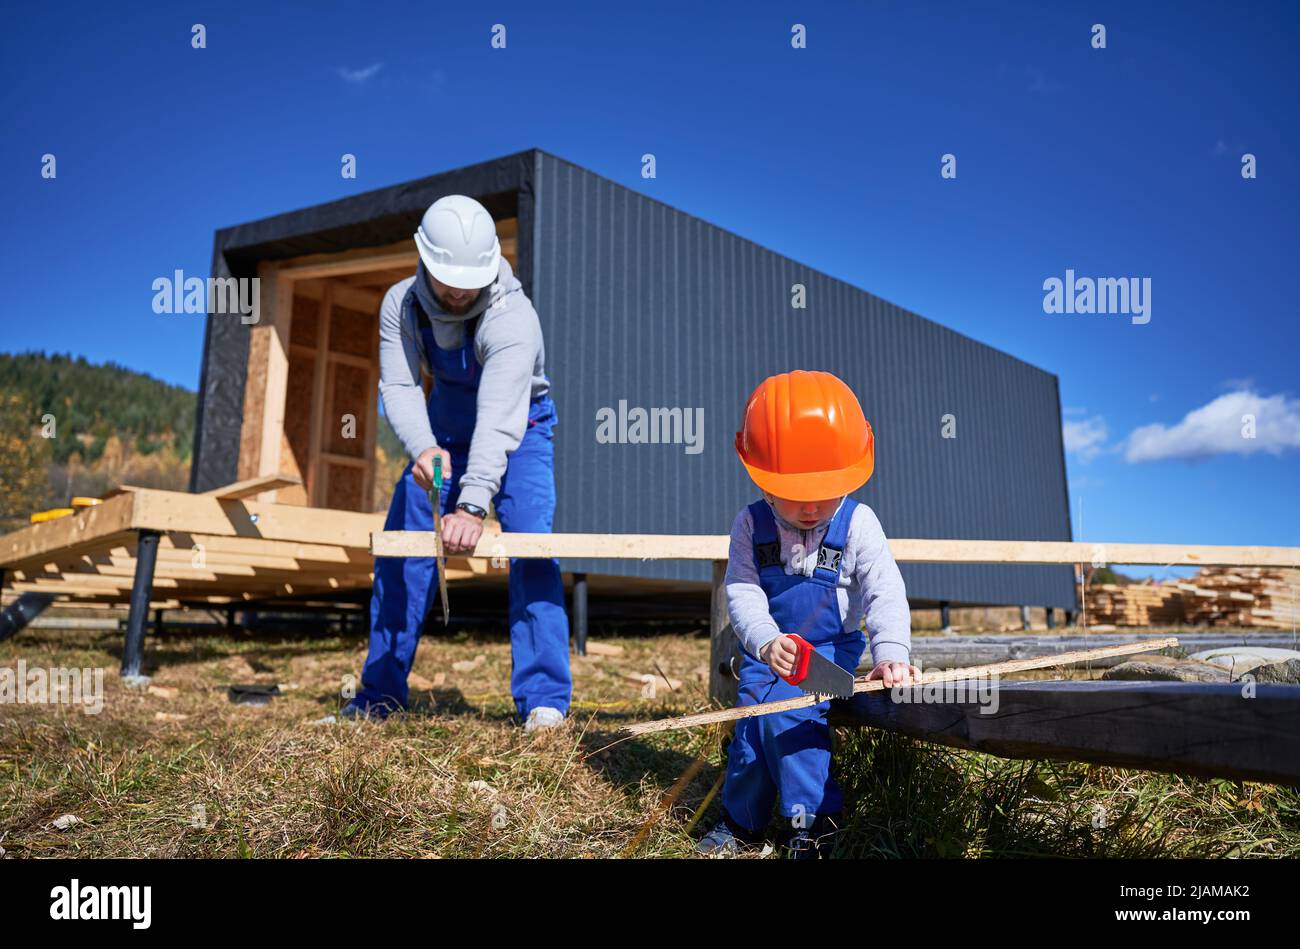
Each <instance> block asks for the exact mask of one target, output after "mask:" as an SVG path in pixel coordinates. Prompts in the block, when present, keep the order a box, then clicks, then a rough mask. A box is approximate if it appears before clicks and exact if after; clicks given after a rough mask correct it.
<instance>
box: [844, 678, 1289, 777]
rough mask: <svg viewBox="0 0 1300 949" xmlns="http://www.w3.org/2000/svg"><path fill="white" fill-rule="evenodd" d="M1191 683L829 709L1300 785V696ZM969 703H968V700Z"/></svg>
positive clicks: (1072, 755) (1010, 688)
mask: <svg viewBox="0 0 1300 949" xmlns="http://www.w3.org/2000/svg"><path fill="white" fill-rule="evenodd" d="M1254 688H1255V693H1254V696H1253V697H1251V698H1245V697H1243V695H1242V686H1241V685H1240V684H1237V683H1234V684H1224V685H1219V684H1208V683H1188V682H1003V683H1000V684H999V685H998V689H997V693H996V695H997V706H996V709H993V707H992V705H991V704H990V703H985V704H981V703H980V702H978V701H957V700H956V696H954V700H953V701H943V702H906V703H904V702H893V701H891V699H890V696H888V695H886V694H884V693H881V692H876V693H873V694H870V695H866V694H864V695H855V696H854V697H853V698H852V699H851V700H849V701H848V702H844V703H840V702H835V703H832V711H831V715H830V720H831V722H832V723H833V724H838V725H870V726H874V727H877V728H887V729H889V730H891V731H896V732H901V733H902V734H905V735H910V736H911V737H913V738H919V739H922V740H924V741H933V742H939V743H941V744H945V745H950V746H952V747H955V748H964V749H968V750H971V751H980V752H984V753H985V754H991V755H997V756H999V757H1002V758H1053V759H1062V760H1068V761H1087V762H1091V763H1094V764H1103V765H1113V766H1116V767H1125V768H1140V769H1142V770H1145V771H1162V772H1169V773H1175V774H1190V775H1198V776H1201V777H1209V778H1231V779H1234V780H1239V781H1267V782H1270V783H1273V784H1284V785H1290V786H1293V787H1294V786H1300V688H1297V687H1295V686H1286V685H1256V686H1255V687H1254ZM967 698H970V696H967Z"/></svg>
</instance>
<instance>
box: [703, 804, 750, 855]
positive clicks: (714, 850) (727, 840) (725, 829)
mask: <svg viewBox="0 0 1300 949" xmlns="http://www.w3.org/2000/svg"><path fill="white" fill-rule="evenodd" d="M756 843H758V838H757V837H756V836H755V835H754V834H751V833H749V831H747V830H745V829H744V828H743V827H741V826H740V825H739V824H737V823H736V822H735V821H733V820H732V819H731V818H730V817H728V816H727V815H726V814H723V815H722V820H720V821H718V822H717V823H716V824H714V825H713V829H712V830H711V831H709V832H708V833H707V834H705V835H704V836H703V837H701V838H700V839H699V841H698V842H697V843H696V844H695V852H696V853H698V854H701V855H702V856H705V857H734V856H735V855H736V854H738V853H739V852H740V851H741V849H742V848H744V847H751V846H753V845H754V844H756Z"/></svg>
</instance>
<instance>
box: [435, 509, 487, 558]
mask: <svg viewBox="0 0 1300 949" xmlns="http://www.w3.org/2000/svg"><path fill="white" fill-rule="evenodd" d="M482 533H483V518H481V517H475V516H474V515H473V514H470V513H469V512H468V511H453V512H452V513H450V514H448V515H447V516H446V517H444V518H443V519H442V546H443V548H444V549H445V550H447V551H448V552H449V553H453V554H463V553H469V552H471V551H472V550H473V549H474V548H475V547H477V546H478V539H479V536H480V535H481V534H482Z"/></svg>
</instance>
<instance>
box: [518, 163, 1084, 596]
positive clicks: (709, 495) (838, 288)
mask: <svg viewBox="0 0 1300 949" xmlns="http://www.w3.org/2000/svg"><path fill="white" fill-rule="evenodd" d="M533 187H534V193H535V200H536V207H537V218H536V222H535V225H536V231H535V233H534V241H535V247H534V260H535V265H534V270H533V273H532V278H533V280H532V283H533V299H534V302H535V303H536V306H537V310H538V312H539V314H540V316H541V320H542V326H543V330H544V332H545V337H546V359H547V371H548V375H549V376H550V378H551V380H552V383H553V385H554V396H555V401H556V404H557V407H558V412H559V420H560V421H559V426H558V428H557V434H556V448H557V456H556V457H557V480H558V489H559V505H558V510H557V514H556V523H555V529H556V530H557V531H579V532H602V533H603V532H612V533H631V532H637V533H670V534H671V533H686V534H698V533H705V534H713V533H724V532H727V531H728V530H730V527H731V522H732V520H733V518H734V517H735V515H736V513H737V512H738V511H739V510H740V508H741V507H742V506H744V505H745V504H747V503H748V502H749V501H751V500H753V498H754V497H756V496H757V494H756V490H755V488H754V487H753V484H752V483H751V482H750V481H749V478H748V477H747V476H746V474H745V472H744V469H743V468H742V467H741V466H740V464H739V462H738V460H737V459H736V456H735V451H734V449H733V447H732V445H733V438H734V433H735V431H736V428H737V426H738V424H739V421H740V415H741V411H742V410H743V407H744V403H745V399H746V398H747V397H748V395H749V393H750V392H751V391H752V389H753V388H754V386H755V385H756V384H757V383H758V382H759V381H761V380H762V379H763V378H765V377H766V376H768V375H771V374H772V373H776V372H782V371H785V370H789V369H823V370H827V371H830V372H833V373H835V374H836V375H838V376H840V377H841V378H843V379H844V380H845V381H847V382H848V383H849V384H850V385H851V386H852V387H853V388H854V390H855V391H856V392H857V393H858V396H859V398H860V399H861V400H862V404H863V408H864V409H865V410H866V414H867V417H868V419H870V421H871V423H872V426H873V428H874V429H875V433H876V451H877V467H876V473H875V475H874V476H873V478H872V479H871V481H870V482H869V483H868V484H867V486H866V487H865V488H864V489H863V490H862V491H861V492H859V493H858V495H857V497H858V498H859V500H862V501H864V502H866V503H867V504H870V505H871V507H872V508H873V509H874V510H875V511H876V513H877V515H878V516H879V517H880V520H881V522H882V524H884V527H885V530H886V532H887V533H888V534H889V535H890V536H893V537H966V538H988V539H999V538H1008V539H1018V540H1068V539H1069V538H1070V523H1069V509H1068V503H1067V498H1066V493H1065V487H1064V485H1065V470H1064V459H1063V454H1062V444H1061V420H1060V407H1059V399H1058V393H1057V382H1056V377H1055V376H1053V375H1051V374H1050V373H1046V372H1043V371H1042V370H1040V369H1037V368H1035V367H1033V366H1030V365H1028V364H1026V363H1024V362H1022V361H1020V360H1017V359H1015V358H1013V357H1011V356H1009V355H1007V354H1005V353H1002V352H1000V351H998V350H996V349H993V348H991V347H989V346H986V345H984V344H981V343H978V342H975V341H974V340H971V339H968V338H966V337H964V336H962V335H960V334H959V333H956V332H954V331H952V330H949V329H947V328H945V327H943V326H940V325H938V324H936V323H933V322H931V321H929V320H926V319H923V318H921V317H919V316H917V315H916V314H913V313H910V312H908V311H906V310H903V309H901V308H900V307H897V306H894V305H893V304H891V303H888V302H886V301H884V300H881V299H879V298H878V297H875V296H872V295H871V294H869V293H866V292H864V291H862V290H859V289H857V288H855V287H852V286H849V285H848V284H846V283H844V282H842V281H838V280H834V279H832V278H830V277H828V276H826V275H824V274H821V273H817V272H816V271H813V270H811V269H809V268H807V267H805V266H803V265H801V264H798V263H796V262H794V261H792V260H788V259H786V258H783V257H781V256H780V255H778V254H775V253H772V252H771V251H768V250H765V249H763V248H761V247H759V246H758V245H756V244H754V243H752V242H750V241H747V240H745V239H743V238H740V237H737V236H736V235H734V234H730V233H728V232H726V231H723V230H721V229H719V228H716V227H714V226H712V225H710V224H707V223H705V222H703V221H700V220H698V219H696V218H693V217H691V216H690V215H687V214H684V213H682V212H680V211H677V210H674V209H673V208H670V207H668V206H666V205H664V204H661V203H659V202H657V201H653V200H651V199H649V198H646V197H644V196H642V195H640V194H638V193H636V192H634V191H631V190H629V189H627V188H625V187H623V186H621V185H618V184H616V183H614V182H612V181H609V180H607V179H604V178H601V177H600V176H598V175H595V174H593V173H591V172H588V171H586V170H584V169H582V168H579V167H577V166H575V165H572V164H570V163H568V162H565V161H563V160H561V159H558V158H555V157H554V156H551V155H547V154H545V153H540V152H539V153H537V155H536V180H535V182H534V183H533ZM794 283H802V284H804V285H805V286H806V287H807V302H808V307H807V309H806V310H795V309H792V307H791V305H790V288H791V285H792V284H794ZM620 399H623V400H626V401H627V403H628V406H629V408H631V407H636V406H639V407H642V408H645V409H650V408H652V407H682V408H695V407H700V408H703V410H704V450H703V452H702V453H700V454H697V455H688V454H686V453H685V451H684V446H682V445H653V444H645V445H619V444H598V443H597V441H596V434H595V433H596V413H597V411H598V410H599V409H601V408H602V407H609V408H613V409H615V410H617V407H618V404H619V400H620ZM947 413H951V414H953V415H955V416H956V429H957V437H956V438H955V439H944V438H942V437H940V428H941V424H942V423H941V418H942V417H943V416H944V415H945V414H947ZM565 567H566V569H571V570H579V571H581V570H586V571H588V572H592V573H613V574H633V575H637V576H643V577H661V578H671V579H683V580H687V579H689V580H704V579H707V578H708V576H709V567H708V565H707V564H703V563H687V562H673V561H664V562H647V563H637V562H622V561H581V562H579V561H566V563H565ZM903 572H904V576H905V578H906V580H907V585H908V593H909V595H910V596H911V597H912V598H913V599H914V600H917V599H926V600H930V599H932V600H950V601H953V602H969V603H1029V604H1034V605H1039V606H1056V607H1073V606H1074V605H1075V596H1074V586H1073V582H1072V578H1071V577H1072V571H1071V568H1069V567H1043V566H1030V567H1016V566H995V565H971V566H964V565H946V564H945V565H940V564H914V565H905V566H904V567H903Z"/></svg>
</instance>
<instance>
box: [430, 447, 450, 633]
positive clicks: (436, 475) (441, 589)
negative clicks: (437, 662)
mask: <svg viewBox="0 0 1300 949" xmlns="http://www.w3.org/2000/svg"><path fill="white" fill-rule="evenodd" d="M429 504H430V506H432V507H433V536H434V538H435V541H434V543H435V544H436V547H437V551H438V552H437V554H435V555H434V562H435V563H436V564H437V569H438V594H439V595H440V596H441V597H442V625H443V626H450V625H451V606H450V605H449V604H448V602H447V556H446V554H445V553H444V552H443V549H442V458H441V456H439V457H437V458H434V459H433V487H432V488H430V489H429Z"/></svg>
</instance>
